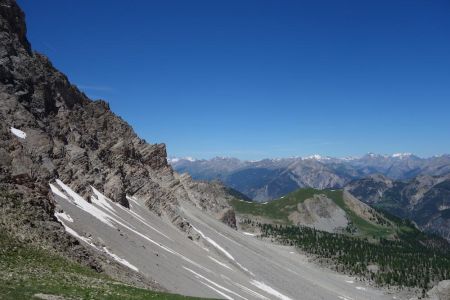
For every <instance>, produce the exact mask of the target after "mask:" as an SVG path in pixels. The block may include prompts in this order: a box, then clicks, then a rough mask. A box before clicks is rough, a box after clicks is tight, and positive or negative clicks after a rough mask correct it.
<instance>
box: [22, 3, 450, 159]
mask: <svg viewBox="0 0 450 300" xmlns="http://www.w3.org/2000/svg"><path fill="white" fill-rule="evenodd" d="M18 2H19V4H20V5H21V6H22V8H23V9H24V11H25V13H26V17H27V22H28V37H29V39H30V41H31V42H32V45H33V47H34V49H35V50H37V51H39V52H42V53H44V54H46V55H47V56H49V57H50V59H51V60H52V62H53V63H54V65H55V66H56V67H57V68H59V69H60V70H61V71H63V72H64V73H65V74H67V76H68V77H69V79H70V80H71V81H72V82H73V83H74V84H76V85H78V86H79V87H80V88H81V89H82V90H83V91H85V92H86V94H87V95H88V96H90V97H91V98H93V99H97V98H102V99H106V100H107V101H109V102H110V105H111V108H112V110H113V111H114V112H115V113H117V114H118V115H120V116H122V117H123V118H124V119H125V120H126V121H128V122H129V123H130V124H131V125H132V126H133V127H134V129H135V131H136V132H137V133H138V134H139V135H140V136H141V137H142V138H145V139H146V140H147V141H149V142H152V143H154V142H164V143H166V144H167V148H168V153H169V156H193V157H197V158H209V157H214V156H234V157H240V158H244V159H260V158H264V157H287V156H303V155H309V154H313V153H319V154H322V155H331V156H347V155H361V154H364V153H367V152H376V153H383V154H384V153H393V152H414V153H417V154H419V155H422V156H431V155H434V154H441V153H448V152H450V151H449V149H450V2H449V1H448V0H434V1H425V0H396V1H392V0H388V1H383V0H377V1H360V0H355V1H347V0H342V1H335V0H329V1H323V0H318V1H261V0H257V1H247V0H244V1H242V0H239V1H219V0H217V1H210V0H206V1H184V0H182V1H143V0H142V1H100V0H96V1H85V0H83V1H82V0H78V1H72V0H67V1H54V0H51V1H50V0H40V1H32V0H20V1H18Z"/></svg>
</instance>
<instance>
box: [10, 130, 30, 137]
mask: <svg viewBox="0 0 450 300" xmlns="http://www.w3.org/2000/svg"><path fill="white" fill-rule="evenodd" d="M11 133H12V134H14V135H15V136H17V137H18V138H21V139H25V138H26V137H27V134H26V133H25V132H23V131H22V130H20V129H17V128H14V127H11Z"/></svg>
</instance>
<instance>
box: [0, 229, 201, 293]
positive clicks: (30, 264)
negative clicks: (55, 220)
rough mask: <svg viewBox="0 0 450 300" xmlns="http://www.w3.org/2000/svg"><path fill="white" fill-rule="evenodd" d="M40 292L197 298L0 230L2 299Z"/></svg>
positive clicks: (0, 285)
mask: <svg viewBox="0 0 450 300" xmlns="http://www.w3.org/2000/svg"><path fill="white" fill-rule="evenodd" d="M37 293H43V294H51V295H60V296H64V297H67V298H69V299H74V298H75V299H177V300H178V299H198V298H190V297H184V296H180V295H172V294H166V293H158V292H153V291H149V290H146V289H140V288H135V287H131V286H129V285H126V284H123V283H120V282H117V281H114V280H112V279H111V278H109V277H108V276H106V275H104V274H99V273H97V272H95V271H94V270H91V269H89V268H88V267H84V266H81V265H79V264H76V263H73V262H70V261H68V260H67V259H65V258H63V257H61V256H57V255H53V254H49V253H48V252H46V251H44V250H41V249H37V248H34V247H30V246H23V245H20V244H18V243H17V242H16V241H14V240H13V239H11V238H10V237H9V236H7V235H5V234H4V233H0V299H32V297H33V295H34V294H37Z"/></svg>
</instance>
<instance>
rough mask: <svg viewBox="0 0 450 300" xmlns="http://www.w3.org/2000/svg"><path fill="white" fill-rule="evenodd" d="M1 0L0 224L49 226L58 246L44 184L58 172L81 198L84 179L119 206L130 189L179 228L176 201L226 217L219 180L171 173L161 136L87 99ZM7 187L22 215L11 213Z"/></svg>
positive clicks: (31, 236) (39, 231)
mask: <svg viewBox="0 0 450 300" xmlns="http://www.w3.org/2000/svg"><path fill="white" fill-rule="evenodd" d="M0 4H1V5H0V102H1V106H0V182H1V191H2V194H1V195H2V202H1V205H2V207H5V208H7V209H6V210H5V211H7V212H8V213H5V214H2V219H1V220H2V224H1V225H2V226H3V227H6V228H8V229H12V230H13V231H14V232H19V231H20V232H23V234H22V238H23V239H28V240H35V241H36V240H38V237H42V236H48V235H50V236H48V238H47V239H44V240H47V241H48V244H49V245H50V246H49V247H60V245H59V244H60V239H59V238H58V236H60V235H61V232H62V231H63V228H62V227H61V226H60V224H59V223H57V222H56V219H55V218H54V217H53V214H54V209H55V208H54V204H53V201H52V195H51V193H50V191H49V182H52V181H54V180H55V179H57V178H58V179H60V180H61V181H63V182H65V183H66V184H69V185H70V186H71V188H72V189H74V190H75V191H76V192H78V193H79V194H81V195H82V196H83V197H84V198H85V199H89V196H90V195H91V194H90V193H91V191H92V189H91V188H90V186H93V187H95V188H96V189H97V190H99V191H101V192H102V193H104V194H105V195H106V196H107V197H109V198H110V199H112V200H113V201H116V202H119V203H121V204H122V205H124V206H128V200H127V197H126V196H127V195H129V196H134V197H137V198H139V199H143V200H145V203H146V204H147V206H148V207H149V209H151V210H152V211H154V212H156V213H157V214H159V215H160V216H161V217H164V218H168V219H169V220H170V221H172V222H173V223H174V224H176V225H178V226H179V227H180V228H186V226H185V225H186V224H183V222H184V221H183V218H182V217H180V213H179V205H178V204H179V201H189V202H191V203H193V204H194V205H198V206H200V207H201V208H202V209H203V210H206V211H209V212H212V213H214V214H216V215H217V216H220V217H221V218H223V219H224V220H226V222H228V223H230V224H232V223H233V220H232V219H233V217H232V216H233V213H232V209H231V208H230V206H229V205H228V199H229V197H231V196H229V195H228V193H227V192H226V190H225V189H223V188H222V187H221V186H216V185H209V184H206V183H195V182H193V181H192V179H190V178H189V177H180V176H179V175H178V174H176V173H175V172H174V171H173V170H172V168H171V167H170V166H169V165H168V164H167V159H166V147H165V145H164V144H149V143H147V142H146V141H145V140H142V139H140V138H139V137H138V136H137V135H136V134H135V132H134V131H133V129H132V128H131V127H130V126H129V125H128V124H127V123H126V122H125V121H124V120H122V119H121V118H120V117H118V116H116V115H115V114H114V113H113V112H111V110H110V108H109V106H108V104H107V103H106V102H105V101H102V100H99V101H91V100H90V99H88V98H87V97H86V95H84V94H83V93H82V92H80V91H79V90H78V89H77V88H76V86H74V85H72V84H71V83H70V82H69V80H68V78H67V77H66V76H65V75H64V74H62V73H61V72H59V71H58V70H56V69H55V68H54V67H53V66H52V64H51V63H50V61H49V60H48V59H47V58H46V57H45V56H43V55H41V54H39V53H36V52H33V50H32V49H31V46H30V43H29V42H28V40H27V38H26V26H25V21H24V14H23V12H22V11H21V10H20V8H19V7H18V6H17V4H16V3H15V1H12V0H1V1H0ZM11 197H14V198H16V199H18V200H17V201H18V202H17V203H19V204H20V205H21V206H23V207H22V209H23V210H24V211H27V213H26V217H23V218H22V216H19V217H17V215H18V214H19V210H18V209H15V208H14V206H13V204H12V203H13V202H11V200H8V199H10V198H11ZM211 197H212V198H213V200H211ZM230 216H231V217H230ZM18 220H19V221H18ZM20 220H22V221H20ZM30 228H31V229H30ZM50 232H55V234H54V235H51V234H50ZM63 236H64V235H63ZM69 239H70V238H69ZM70 243H73V244H76V242H74V240H73V239H72V240H71V241H70ZM63 252H64V250H63Z"/></svg>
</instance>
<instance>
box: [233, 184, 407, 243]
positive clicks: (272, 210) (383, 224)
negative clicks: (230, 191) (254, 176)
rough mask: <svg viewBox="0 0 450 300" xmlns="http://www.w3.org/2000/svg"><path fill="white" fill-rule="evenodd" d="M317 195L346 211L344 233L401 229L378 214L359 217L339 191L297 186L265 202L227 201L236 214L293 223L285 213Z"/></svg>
mask: <svg viewBox="0 0 450 300" xmlns="http://www.w3.org/2000/svg"><path fill="white" fill-rule="evenodd" d="M317 194H323V195H325V196H327V197H328V198H329V199H331V200H333V201H334V202H335V203H336V204H337V205H338V206H339V207H340V208H342V209H343V210H344V211H345V212H346V214H347V217H348V218H349V220H350V225H349V228H347V233H349V234H351V233H355V232H358V235H361V236H365V237H373V238H380V237H386V238H387V237H390V236H392V235H393V234H394V233H396V231H397V230H401V228H398V227H397V226H393V224H391V223H390V222H387V221H386V220H385V219H384V218H382V217H381V218H377V219H374V220H366V219H364V218H362V217H360V216H359V215H358V214H357V213H355V212H354V211H353V210H352V209H351V208H350V207H348V206H347V204H346V203H345V201H344V199H343V191H342V190H316V189H312V188H306V189H299V190H297V191H295V192H292V193H289V194H287V195H286V196H283V197H281V198H279V199H277V200H273V201H270V202H267V203H255V202H248V201H239V200H233V201H232V203H231V204H232V205H233V207H234V209H235V210H236V212H237V213H240V214H245V215H253V216H261V217H264V218H266V219H270V220H271V221H273V222H272V223H274V224H282V225H293V224H292V222H291V221H290V220H289V218H288V216H289V214H290V213H291V212H292V211H293V210H295V209H296V207H297V205H298V204H299V203H302V202H303V201H305V200H306V199H309V198H312V197H313V196H314V195H317Z"/></svg>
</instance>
